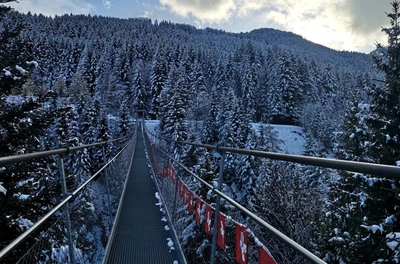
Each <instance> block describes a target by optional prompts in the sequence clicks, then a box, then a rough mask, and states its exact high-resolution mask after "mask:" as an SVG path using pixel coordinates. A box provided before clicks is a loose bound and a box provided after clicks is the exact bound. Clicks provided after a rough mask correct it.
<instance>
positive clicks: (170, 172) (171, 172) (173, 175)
mask: <svg viewBox="0 0 400 264" xmlns="http://www.w3.org/2000/svg"><path fill="white" fill-rule="evenodd" d="M167 171H168V176H169V177H171V180H172V182H173V183H175V182H176V172H175V169H174V166H172V164H168V165H167Z"/></svg>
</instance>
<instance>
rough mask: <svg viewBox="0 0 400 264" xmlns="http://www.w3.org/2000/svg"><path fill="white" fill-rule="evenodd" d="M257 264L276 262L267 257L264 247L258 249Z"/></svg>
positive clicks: (272, 263) (274, 263) (273, 263)
mask: <svg viewBox="0 0 400 264" xmlns="http://www.w3.org/2000/svg"><path fill="white" fill-rule="evenodd" d="M259 264H276V261H275V260H274V259H273V258H272V257H271V256H270V255H269V253H268V252H267V251H266V250H265V248H264V247H260V261H259Z"/></svg>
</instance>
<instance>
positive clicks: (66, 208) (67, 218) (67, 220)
mask: <svg viewBox="0 0 400 264" xmlns="http://www.w3.org/2000/svg"><path fill="white" fill-rule="evenodd" d="M58 165H59V168H60V175H61V186H62V192H63V199H66V198H67V196H68V195H67V180H66V179H65V169H64V159H63V158H62V157H61V154H60V155H58ZM63 207H64V216H65V225H66V227H67V240H68V251H69V258H70V261H71V263H72V264H75V263H76V261H75V255H74V246H73V245H74V244H73V241H72V233H71V219H70V215H69V202H67V203H66V204H65V205H64V206H63Z"/></svg>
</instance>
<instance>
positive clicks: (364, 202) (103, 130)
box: [0, 2, 400, 263]
mask: <svg viewBox="0 0 400 264" xmlns="http://www.w3.org/2000/svg"><path fill="white" fill-rule="evenodd" d="M396 3H397V2H395V4H394V5H393V12H392V13H391V14H395V15H392V16H390V15H389V19H390V20H391V21H392V22H393V23H392V26H393V28H395V29H396V30H398V29H399V26H398V21H397V19H398V11H399V10H398V4H396ZM0 15H1V16H0V18H1V21H0V70H1V72H0V156H8V155H15V154H20V153H29V152H34V151H40V150H45V149H54V148H57V147H58V146H59V145H60V144H61V145H62V144H66V145H68V146H76V145H80V144H88V143H93V142H98V141H104V140H108V139H110V138H116V137H120V136H125V135H129V133H130V132H131V130H132V129H131V126H132V121H133V120H134V119H135V118H136V113H137V111H138V110H145V111H146V113H147V118H149V119H158V120H160V126H161V131H162V135H163V136H165V137H167V138H172V139H174V140H184V141H186V140H190V141H198V142H202V143H207V144H225V145H226V146H228V147H238V148H250V149H258V150H266V151H283V150H282V149H280V148H279V144H275V143H274V142H276V141H277V140H278V138H279V137H278V136H277V135H276V134H275V133H274V132H273V130H272V128H271V126H269V125H268V124H284V125H296V126H299V127H302V129H303V131H304V133H305V135H306V147H305V154H306V155H312V156H319V157H334V158H343V159H348V160H357V161H370V162H379V163H385V164H390V165H395V164H396V161H397V160H400V157H399V151H398V150H399V143H398V138H399V137H400V134H399V133H400V132H399V126H398V122H399V120H400V119H399V116H400V115H398V114H397V112H396V111H398V106H399V102H398V100H399V96H398V95H399V91H400V89H399V84H398V80H399V74H398V73H399V71H400V67H398V66H400V62H399V60H400V59H399V57H398V54H399V53H398V49H399V48H398V47H397V45H398V37H399V31H396V30H391V29H387V30H385V33H387V34H388V37H389V44H388V46H386V44H382V45H378V47H377V51H376V52H374V53H373V54H362V53H356V52H344V51H335V50H332V49H329V48H326V47H323V46H321V45H317V44H314V43H311V42H309V41H307V40H305V39H303V38H302V37H301V36H298V35H295V34H293V33H289V32H283V31H279V30H274V29H258V30H254V31H251V32H248V33H240V34H234V33H228V32H224V31H221V30H214V29H209V28H207V29H197V28H195V27H193V26H190V25H183V24H174V23H171V22H166V21H162V22H158V21H150V20H149V19H142V18H137V19H118V18H108V17H98V16H84V15H63V16H55V17H53V18H51V17H45V16H43V15H33V14H26V15H24V14H19V13H17V12H13V11H11V12H9V10H8V9H7V8H5V7H1V13H0ZM371 41H373V40H371ZM396 100H397V101H396ZM253 123H259V125H257V126H254V125H253ZM255 128H257V129H255ZM119 147H120V146H113V147H111V148H110V149H108V150H107V151H106V157H104V156H103V155H104V154H103V153H102V152H96V153H90V152H83V151H82V152H79V153H78V154H76V155H77V157H75V158H74V159H71V160H72V161H74V162H71V164H66V167H67V170H68V175H69V176H68V179H69V180H70V183H69V184H70V186H77V185H78V184H79V183H81V182H82V181H84V180H85V179H87V178H88V177H90V175H92V174H93V173H94V172H95V171H96V170H97V169H98V168H99V167H100V165H101V164H103V163H104V161H105V159H107V158H108V157H110V156H111V154H112V153H114V152H115V150H116V149H118V148H119ZM168 151H169V152H170V153H171V154H173V155H174V156H175V157H176V158H177V159H178V160H180V161H182V162H183V163H185V164H186V165H187V166H189V167H193V168H201V169H200V171H202V173H203V176H204V177H207V178H208V180H213V179H215V178H216V177H217V171H218V168H217V166H218V164H214V162H213V161H212V160H211V159H210V157H209V156H208V154H207V153H206V152H204V151H197V152H196V151H195V150H193V149H191V148H185V147H182V146H180V145H175V144H171V145H170V146H169V149H168ZM0 169H1V170H0V190H3V189H2V188H1V186H3V187H4V188H5V190H4V193H0V208H2V213H1V215H0V246H1V247H2V248H3V247H4V246H6V245H7V244H8V243H9V242H10V241H11V240H12V239H13V238H14V237H15V236H16V235H17V234H18V233H20V232H21V231H23V230H24V228H26V226H24V225H22V224H21V223H27V222H31V223H32V222H35V221H36V220H37V219H38V218H39V217H40V216H41V215H43V213H44V212H47V211H48V210H49V209H50V208H52V206H53V205H54V204H55V203H56V202H57V201H58V200H59V198H60V190H61V187H60V184H59V183H58V181H57V176H56V175H57V173H58V170H57V166H56V160H43V161H40V162H36V161H35V162H32V163H27V164H24V166H17V165H13V166H9V167H4V168H0ZM28 171H29V173H27V172H28ZM371 177H373V176H370V175H360V174H351V173H344V172H337V171H332V170H328V169H319V168H315V167H308V166H300V165H293V164H286V163H283V162H276V161H270V160H265V159H260V158H254V157H253V158H251V157H247V156H239V155H232V154H229V155H227V156H226V176H225V179H228V180H227V181H226V183H225V184H224V191H226V192H227V193H229V194H230V195H231V196H232V197H233V198H234V199H236V200H238V201H239V202H240V203H241V204H243V205H245V206H246V207H248V208H251V209H252V210H253V211H254V212H256V213H257V214H258V215H259V216H261V217H262V218H263V219H265V220H266V221H267V222H269V223H270V224H272V225H273V226H276V227H277V228H278V229H280V230H281V231H282V232H284V233H285V234H290V236H291V237H292V238H293V239H294V240H296V241H297V242H299V243H300V244H302V245H304V246H305V247H306V248H309V249H310V250H312V251H313V252H315V253H316V254H317V255H318V256H320V257H321V258H324V259H325V260H326V261H327V262H330V263H338V262H339V261H341V262H342V263H372V262H373V261H378V259H382V260H383V261H387V262H396V261H398V260H399V259H398V255H397V254H398V250H397V248H389V247H388V246H387V245H386V242H387V240H390V239H391V236H390V232H395V231H399V230H397V227H398V224H397V223H398V213H397V210H396V208H397V205H398V198H397V196H398V183H397V181H396V182H395V181H389V180H383V179H377V178H371ZM44 179H46V180H44ZM22 196H23V197H24V198H21V197H22ZM83 199H87V201H89V199H90V198H83ZM83 201H86V200H83ZM226 210H229V208H226ZM242 221H244V222H245V221H246V219H242ZM21 226H22V227H21ZM375 226H377V227H378V229H376V228H373V227H375ZM254 229H257V228H256V227H254ZM257 231H258V232H260V233H262V234H263V232H265V231H263V230H257ZM264 236H265V240H266V241H267V242H266V245H267V246H268V247H269V249H270V251H271V253H272V254H273V255H274V257H275V259H276V260H278V261H279V262H280V263H303V260H302V259H301V258H298V256H296V255H295V254H293V252H292V251H290V250H288V249H287V248H283V247H282V244H281V242H280V241H278V240H276V239H274V238H272V237H271V238H270V237H269V235H268V234H264ZM394 237H395V236H393V238H394ZM195 239H196V240H198V242H199V244H202V243H204V240H206V239H207V238H206V237H196V238H195ZM184 246H185V245H184ZM186 246H187V247H186V248H185V251H186V253H187V254H189V255H193V257H194V258H196V254H197V255H199V254H202V251H201V250H200V249H198V248H192V247H191V246H190V245H186ZM197 257H198V256H197ZM224 261H226V262H229V260H226V259H220V262H218V263H224Z"/></svg>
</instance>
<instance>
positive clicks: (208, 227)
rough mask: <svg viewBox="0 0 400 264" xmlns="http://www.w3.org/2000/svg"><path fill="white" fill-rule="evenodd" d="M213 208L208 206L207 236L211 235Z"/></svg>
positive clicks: (205, 228) (205, 224) (205, 227)
mask: <svg viewBox="0 0 400 264" xmlns="http://www.w3.org/2000/svg"><path fill="white" fill-rule="evenodd" d="M211 221H212V208H211V205H209V204H206V221H205V223H204V231H205V232H206V234H207V235H211Z"/></svg>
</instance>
